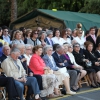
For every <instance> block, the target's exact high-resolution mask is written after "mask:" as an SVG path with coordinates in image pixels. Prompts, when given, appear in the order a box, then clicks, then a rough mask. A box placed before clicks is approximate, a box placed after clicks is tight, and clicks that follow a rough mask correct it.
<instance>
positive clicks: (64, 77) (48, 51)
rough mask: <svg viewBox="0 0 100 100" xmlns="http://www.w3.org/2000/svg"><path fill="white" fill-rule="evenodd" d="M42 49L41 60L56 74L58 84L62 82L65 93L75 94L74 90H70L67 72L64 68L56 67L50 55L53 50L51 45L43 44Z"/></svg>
mask: <svg viewBox="0 0 100 100" xmlns="http://www.w3.org/2000/svg"><path fill="white" fill-rule="evenodd" d="M43 51H44V52H43V53H44V56H43V60H44V62H45V64H46V66H48V67H50V69H52V70H53V72H54V74H55V75H56V76H57V78H58V82H59V85H61V84H64V86H65V88H66V90H67V92H66V93H67V94H70V95H74V94H76V92H73V91H71V90H70V85H69V74H68V72H67V70H66V68H65V69H63V68H59V67H57V65H56V63H55V61H54V59H53V57H52V51H53V49H52V46H50V45H47V46H45V47H44V49H43ZM62 70H63V72H62ZM64 70H65V71H64Z"/></svg>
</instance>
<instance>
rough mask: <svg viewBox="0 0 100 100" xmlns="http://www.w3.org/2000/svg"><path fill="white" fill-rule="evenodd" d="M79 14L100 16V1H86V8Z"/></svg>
mask: <svg viewBox="0 0 100 100" xmlns="http://www.w3.org/2000/svg"><path fill="white" fill-rule="evenodd" d="M79 12H84V13H93V14H100V0H86V1H85V6H84V7H83V8H82V9H81V10H80V11H79Z"/></svg>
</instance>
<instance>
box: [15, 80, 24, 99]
mask: <svg viewBox="0 0 100 100" xmlns="http://www.w3.org/2000/svg"><path fill="white" fill-rule="evenodd" d="M15 85H16V89H17V92H18V95H19V97H20V99H21V100H23V91H24V85H23V83H21V82H19V81H16V80H15Z"/></svg>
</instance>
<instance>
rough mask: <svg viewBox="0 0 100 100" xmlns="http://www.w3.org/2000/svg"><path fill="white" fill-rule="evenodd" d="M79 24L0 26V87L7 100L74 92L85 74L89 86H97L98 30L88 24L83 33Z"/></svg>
mask: <svg viewBox="0 0 100 100" xmlns="http://www.w3.org/2000/svg"><path fill="white" fill-rule="evenodd" d="M84 34H85V33H84V31H83V30H82V24H81V23H78V24H77V28H76V29H74V30H73V31H72V30H71V29H70V28H66V29H63V30H61V31H60V30H59V29H52V30H51V29H47V28H46V29H42V28H41V27H38V28H37V29H36V30H32V29H25V28H24V27H21V28H19V29H18V30H13V31H12V32H10V30H9V29H8V27H6V26H3V27H2V28H1V27H0V69H2V71H3V72H1V73H0V87H6V91H7V93H8V100H24V97H23V94H24V91H25V86H27V88H28V90H27V95H26V97H25V99H26V100H33V99H34V100H42V98H43V97H47V98H55V97H62V96H63V94H62V91H60V89H59V87H60V86H63V88H64V89H65V94H68V95H75V94H76V92H77V91H78V90H79V89H80V87H79V85H78V83H79V81H80V80H81V79H82V78H83V77H84V76H86V75H88V77H89V79H90V81H91V87H93V88H98V87H99V86H100V29H99V28H98V29H97V28H96V27H91V28H90V30H89V31H87V32H86V34H85V36H84Z"/></svg>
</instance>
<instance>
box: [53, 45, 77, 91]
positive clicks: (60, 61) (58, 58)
mask: <svg viewBox="0 0 100 100" xmlns="http://www.w3.org/2000/svg"><path fill="white" fill-rule="evenodd" d="M63 54H64V48H63V47H62V46H60V45H58V46H57V47H56V51H55V52H54V53H53V54H52V56H53V58H54V60H55V62H56V65H57V66H58V67H59V68H63V67H66V68H67V69H68V72H69V75H70V86H71V89H72V90H74V91H76V89H75V87H76V85H77V71H76V70H70V66H71V65H70V63H69V62H67V61H66V60H65V59H64V58H63V56H62V55H63Z"/></svg>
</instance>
